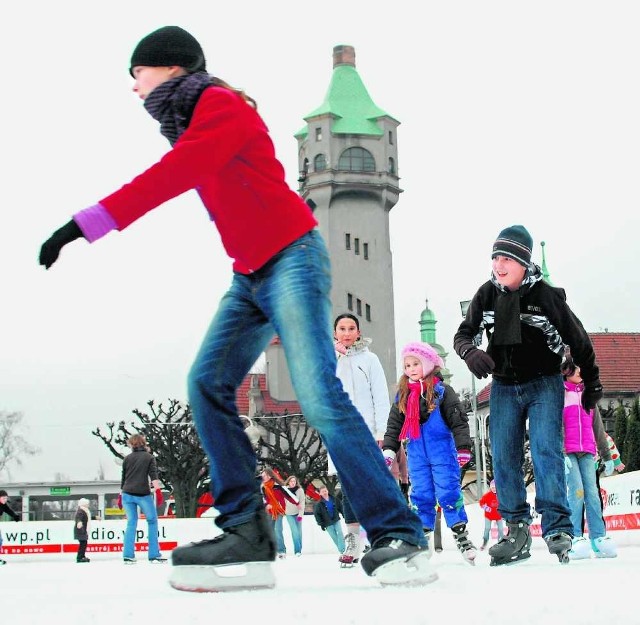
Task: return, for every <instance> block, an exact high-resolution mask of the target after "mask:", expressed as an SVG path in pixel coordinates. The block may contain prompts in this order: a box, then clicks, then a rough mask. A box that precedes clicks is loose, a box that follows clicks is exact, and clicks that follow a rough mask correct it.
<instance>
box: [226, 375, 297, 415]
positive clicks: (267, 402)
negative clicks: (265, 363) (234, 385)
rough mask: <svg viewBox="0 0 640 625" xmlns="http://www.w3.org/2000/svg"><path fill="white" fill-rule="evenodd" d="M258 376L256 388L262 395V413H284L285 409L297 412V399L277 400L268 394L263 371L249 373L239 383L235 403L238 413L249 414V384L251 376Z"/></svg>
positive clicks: (290, 412)
mask: <svg viewBox="0 0 640 625" xmlns="http://www.w3.org/2000/svg"><path fill="white" fill-rule="evenodd" d="M252 376H255V377H257V378H258V388H259V389H260V394H261V395H262V401H263V405H264V409H263V411H264V414H270V413H274V414H284V413H285V411H286V412H287V413H288V414H299V413H301V412H302V411H301V410H300V404H299V403H298V402H297V401H278V400H277V399H274V398H273V397H271V395H270V394H269V391H268V390H267V376H266V374H264V373H250V374H249V375H248V376H247V377H246V378H245V379H244V380H243V381H242V384H241V385H240V388H238V390H237V391H236V404H237V406H238V412H239V413H240V414H244V415H248V414H249V390H250V386H251V377H252Z"/></svg>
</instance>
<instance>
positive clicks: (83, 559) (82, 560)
mask: <svg viewBox="0 0 640 625" xmlns="http://www.w3.org/2000/svg"><path fill="white" fill-rule="evenodd" d="M76 562H77V563H78V564H82V563H84V562H91V560H89V558H86V557H85V558H78V559H77V560H76Z"/></svg>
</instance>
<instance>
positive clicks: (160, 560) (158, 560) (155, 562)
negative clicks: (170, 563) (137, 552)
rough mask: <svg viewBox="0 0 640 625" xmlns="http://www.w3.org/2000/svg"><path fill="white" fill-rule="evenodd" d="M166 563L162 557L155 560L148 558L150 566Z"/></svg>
mask: <svg viewBox="0 0 640 625" xmlns="http://www.w3.org/2000/svg"><path fill="white" fill-rule="evenodd" d="M166 561H167V559H166V558H163V557H162V556H159V557H157V558H149V562H151V564H164V563H165V562H166Z"/></svg>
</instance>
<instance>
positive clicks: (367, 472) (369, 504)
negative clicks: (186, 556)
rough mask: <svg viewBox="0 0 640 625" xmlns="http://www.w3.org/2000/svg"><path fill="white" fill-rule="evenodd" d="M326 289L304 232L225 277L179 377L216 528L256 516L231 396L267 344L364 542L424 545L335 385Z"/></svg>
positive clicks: (319, 253) (316, 245)
mask: <svg viewBox="0 0 640 625" xmlns="http://www.w3.org/2000/svg"><path fill="white" fill-rule="evenodd" d="M249 227H250V226H249ZM330 290H331V268H330V263H329V257H328V254H327V250H326V247H325V244H324V241H323V240H322V237H321V236H320V234H319V232H318V231H316V230H312V231H310V232H308V233H307V234H305V235H303V236H302V237H300V238H299V239H298V240H297V241H294V242H293V243H292V244H291V245H289V246H287V247H286V248H285V249H283V250H282V251H280V252H279V253H278V254H276V255H275V256H274V257H273V258H271V260H269V262H267V263H266V264H265V265H264V266H263V267H262V268H260V269H258V270H257V271H255V272H254V273H251V274H248V275H244V274H239V273H234V275H233V280H232V283H231V286H230V288H229V290H228V291H227V293H226V294H225V295H224V297H223V298H222V300H221V301H220V305H219V308H218V311H217V312H216V314H215V316H214V318H213V321H212V322H211V325H210V326H209V329H208V330H207V333H206V335H205V338H204V341H203V343H202V345H201V347H200V351H199V352H198V355H197V356H196V360H195V362H194V364H193V366H192V368H191V371H190V373H189V377H188V393H189V403H190V405H191V408H192V410H193V417H194V422H195V424H196V427H197V430H198V434H199V436H200V439H201V442H202V446H203V448H204V450H205V452H206V453H207V456H208V457H209V464H210V472H211V485H212V486H211V488H212V494H213V497H214V499H215V502H216V508H217V509H218V511H219V512H220V514H219V516H218V517H217V518H216V524H217V525H218V527H220V528H221V529H224V528H226V527H231V526H234V525H239V524H241V523H246V522H248V521H250V520H251V519H253V517H254V515H255V513H256V511H258V510H261V509H263V508H264V504H263V501H262V496H261V494H260V490H259V488H258V487H257V486H256V483H255V474H256V456H255V453H254V451H253V448H252V447H251V443H250V442H249V439H248V437H247V436H246V434H245V433H244V430H243V424H242V422H241V421H240V419H239V417H238V409H237V407H236V402H235V394H236V389H237V388H238V387H239V386H240V384H241V383H242V381H243V379H244V378H245V376H246V375H247V373H248V372H249V369H250V368H251V367H252V365H253V364H254V363H255V362H256V360H258V358H259V357H260V355H261V354H262V352H263V351H264V350H265V349H266V347H267V345H268V344H269V342H270V341H271V339H273V337H274V336H275V335H277V336H278V337H279V339H280V342H281V344H282V346H283V347H284V351H285V354H286V358H287V365H288V368H289V373H290V375H291V381H292V383H293V387H294V390H295V393H296V397H297V399H298V402H299V403H300V407H301V409H302V412H303V413H304V416H305V419H306V420H307V422H308V423H309V425H310V426H311V427H313V428H315V429H316V430H317V431H318V433H319V434H320V437H321V439H322V441H323V443H324V445H325V447H326V448H327V450H328V451H329V453H330V454H331V458H332V459H333V461H334V464H335V466H336V468H337V470H338V472H339V474H340V476H341V478H342V483H343V487H344V489H345V491H347V492H348V493H349V498H350V500H351V503H352V506H353V508H354V511H355V512H356V515H357V517H358V520H359V521H360V523H361V524H362V525H363V527H364V528H365V530H366V531H367V534H368V535H369V537H370V539H371V540H372V541H373V542H375V541H376V540H378V539H380V538H382V537H391V538H397V539H401V540H405V541H407V542H409V543H412V544H416V545H422V546H426V541H425V539H424V536H423V534H422V526H421V524H420V521H419V519H418V518H417V516H416V515H415V514H414V513H413V512H412V511H411V510H409V508H408V506H407V505H406V503H405V501H404V499H403V497H402V493H401V492H400V489H399V488H398V487H397V485H396V483H395V481H394V479H393V477H392V475H391V473H390V472H389V470H388V469H387V467H386V465H385V462H384V459H383V456H382V454H381V453H380V449H379V448H378V445H377V444H376V441H375V440H374V438H373V436H372V435H371V432H370V431H369V429H368V427H367V426H366V424H365V422H364V419H363V418H362V417H361V415H360V414H359V413H358V411H357V410H356V408H355V407H354V405H353V404H352V403H351V400H350V399H349V396H348V395H347V394H346V393H345V392H344V390H343V389H342V383H341V382H340V380H339V379H338V378H337V377H336V356H335V352H334V348H333V338H332V311H331V300H330V299H329V295H330ZM362 484H376V488H362Z"/></svg>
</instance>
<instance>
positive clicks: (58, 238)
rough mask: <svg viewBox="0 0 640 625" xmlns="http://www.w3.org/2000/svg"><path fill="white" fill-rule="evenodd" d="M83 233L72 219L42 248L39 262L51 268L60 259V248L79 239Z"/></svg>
mask: <svg viewBox="0 0 640 625" xmlns="http://www.w3.org/2000/svg"><path fill="white" fill-rule="evenodd" d="M81 236H83V235H82V230H80V226H78V224H77V223H76V222H75V221H74V220H73V219H72V220H71V221H70V222H69V223H66V224H65V225H64V226H62V228H60V229H58V230H56V231H55V232H54V233H53V234H52V235H51V236H50V237H49V238H48V239H47V240H46V241H45V242H44V243H43V244H42V247H41V248H40V259H39V263H40V264H41V265H44V266H45V268H47V269H49V267H51V265H53V263H55V262H56V260H58V256H59V255H60V250H61V249H62V248H63V247H64V246H65V245H66V244H67V243H71V241H75V240H76V239H79V238H80V237H81Z"/></svg>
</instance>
